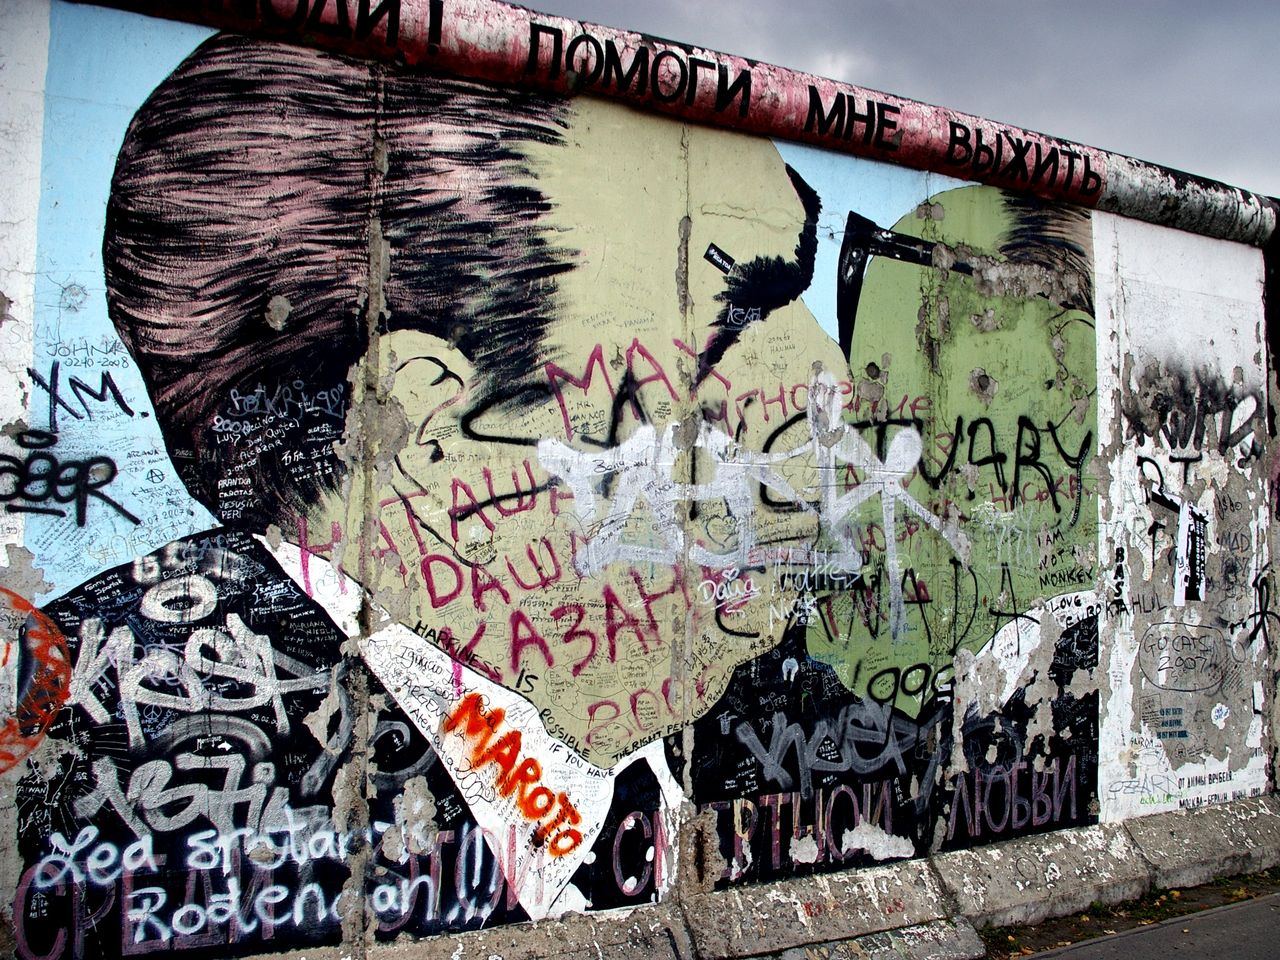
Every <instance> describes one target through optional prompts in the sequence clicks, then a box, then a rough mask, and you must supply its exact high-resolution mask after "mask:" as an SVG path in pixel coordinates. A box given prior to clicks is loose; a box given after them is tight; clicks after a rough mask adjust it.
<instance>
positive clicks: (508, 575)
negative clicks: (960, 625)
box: [310, 99, 842, 766]
mask: <svg viewBox="0 0 1280 960" xmlns="http://www.w3.org/2000/svg"><path fill="white" fill-rule="evenodd" d="M564 140H565V142H564V143H563V144H548V145H544V146H534V147H533V148H532V149H531V150H530V151H529V155H528V183H529V184H530V185H534V186H536V188H537V189H538V190H539V191H540V192H541V193H542V194H544V195H545V196H546V197H547V198H548V201H549V204H550V208H549V210H548V211H547V212H546V214H545V224H546V226H547V228H548V229H549V231H550V233H551V234H552V235H553V236H554V237H555V240H556V243H557V244H558V245H560V246H562V247H565V248H569V249H571V250H572V251H574V253H573V257H572V259H573V269H572V270H570V271H568V272H566V273H563V274H561V275H560V276H559V277H558V278H557V282H556V285H555V288H554V289H547V290H546V291H545V292H541V293H540V291H538V290H531V291H530V295H531V296H539V295H543V296H546V297H547V298H548V300H549V307H550V310H549V312H550V314H551V315H552V317H553V320H552V322H551V324H550V325H549V328H548V329H547V331H546V334H545V337H544V340H543V353H544V356H545V358H546V360H545V363H544V364H543V368H542V369H541V370H536V371H532V372H531V373H532V374H533V375H532V376H530V377H529V379H530V380H535V381H541V384H542V385H543V387H544V390H543V394H542V397H541V398H540V399H539V400H537V401H524V402H521V403H518V404H515V405H505V406H504V405H500V404H494V403H492V402H489V399H488V398H487V397H486V396H485V394H484V392H483V390H482V381H481V380H480V378H479V377H477V371H476V370H475V368H474V366H473V365H472V364H471V362H470V361H468V360H467V359H466V358H465V357H463V356H462V354H461V353H460V352H459V351H458V350H456V349H454V348H453V346H452V344H450V343H449V342H448V341H446V340H444V339H442V338H439V337H436V336H432V335H429V334H426V333H423V332H421V331H405V330H398V331H393V332H391V333H389V334H387V335H384V336H382V337H381V338H379V340H378V346H377V353H376V356H372V355H371V356H370V358H369V360H368V361H367V362H369V363H376V364H378V365H379V368H378V372H377V375H376V376H375V377H372V378H369V377H367V376H366V375H364V374H363V373H356V374H353V380H354V381H356V383H357V386H356V390H357V391H358V390H360V386H359V383H360V382H361V381H362V380H363V381H364V382H372V383H376V387H374V388H373V389H374V391H375V392H376V393H377V395H378V396H379V398H380V401H384V402H385V408H384V409H385V413H384V414H382V417H381V419H382V426H381V427H380V428H379V429H378V430H377V431H375V436H376V438H370V440H367V441H366V442H368V443H369V453H370V454H371V455H372V457H373V459H374V460H375V461H376V462H377V463H378V464H379V465H380V468H379V469H378V470H377V474H376V482H375V483H374V485H373V488H372V490H370V491H369V493H370V494H371V495H372V497H373V499H374V500H375V502H374V503H371V504H368V508H369V511H370V514H371V515H372V516H374V517H376V526H375V528H373V529H371V530H369V531H368V537H369V538H370V539H371V541H372V542H371V544H370V546H371V550H370V554H371V555H369V556H365V557H364V558H361V557H359V556H357V555H355V553H354V550H355V549H356V548H355V545H354V544H351V548H352V549H351V550H349V551H348V552H347V553H346V554H345V555H344V556H343V564H344V567H345V569H346V570H347V571H348V572H352V573H354V572H355V571H356V570H360V571H361V574H360V576H359V579H361V580H362V582H364V583H365V584H366V585H367V586H368V587H369V588H371V589H372V590H373V592H374V596H375V599H376V600H377V602H378V603H379V604H380V605H381V606H383V607H384V608H385V609H386V610H388V611H389V612H390V613H391V614H392V616H393V617H394V618H395V619H397V620H399V621H400V622H401V623H404V624H405V625H407V626H409V627H411V628H413V629H414V630H416V631H417V632H418V633H419V634H420V635H423V636H425V637H427V638H428V639H429V640H431V641H433V642H435V643H437V644H439V645H440V646H441V647H442V648H444V649H446V650H448V651H449V652H450V653H452V654H453V655H454V656H455V657H456V658H457V659H459V660H461V661H462V662H463V663H465V664H466V665H467V666H469V667H471V668H472V669H475V670H478V671H480V672H481V673H483V674H485V675H487V676H489V677H490V678H491V679H493V680H495V681H497V682H499V683H501V684H502V685H504V686H507V687H509V688H511V689H514V690H516V691H518V692H519V693H521V694H522V695H524V696H526V697H528V698H529V699H530V700H531V701H532V702H533V703H534V704H535V705H537V706H538V707H539V708H541V709H542V710H543V716H544V721H545V722H546V723H547V726H548V728H549V729H550V730H551V731H552V732H553V733H554V734H555V735H557V736H560V737H562V738H563V739H565V740H566V741H567V742H569V743H570V744H571V745H572V746H575V747H576V748H578V749H579V750H580V751H581V752H582V753H583V754H584V755H585V756H587V757H588V758H589V759H590V760H592V761H593V762H596V763H599V764H601V765H605V766H608V765H611V764H612V763H613V762H614V761H615V760H617V759H618V758H620V757H622V756H625V755H626V754H628V753H630V752H631V751H632V750H634V749H635V748H636V747H638V746H640V745H642V744H643V743H646V742H649V741H651V740H653V739H655V738H657V737H659V736H661V735H663V734H665V733H668V732H671V731H672V730H674V729H677V728H679V727H681V726H683V725H684V723H686V722H689V721H691V720H692V719H695V718H696V717H698V716H700V715H702V714H703V713H705V712H706V711H707V710H709V709H710V708H711V706H712V705H713V704H714V703H715V701H716V699H717V698H718V696H719V694H720V693H721V692H722V690H723V689H724V687H725V685H726V683H727V682H728V679H729V676H730V674H731V673H732V671H733V669H734V668H735V667H736V666H738V665H739V664H741V663H743V662H746V661H747V660H749V659H751V658H752V657H753V656H755V655H757V654H759V653H760V652H763V651H764V650H767V649H769V648H770V647H771V646H773V645H774V644H775V643H776V642H777V640H778V639H779V637H780V636H781V633H782V630H783V629H784V628H785V627H786V625H787V622H788V619H789V614H788V613H782V612H780V610H781V607H783V606H785V604H784V603H783V598H782V594H781V593H780V592H779V591H776V590H775V589H774V587H775V585H776V582H777V579H776V577H777V570H776V564H773V563H763V562H760V561H759V560H758V559H756V560H755V562H753V558H752V552H753V548H754V547H756V545H759V544H765V545H770V544H771V545H774V546H775V547H791V548H797V549H799V550H801V551H803V550H804V549H806V548H807V546H808V545H809V544H811V543H813V542H814V541H815V538H816V537H817V534H818V524H817V520H816V518H815V516H814V515H813V513H812V512H811V511H810V512H806V511H804V510H801V509H800V508H799V507H798V506H796V505H795V504H791V505H786V506H784V508H783V509H779V510H776V511H769V512H764V511H762V510H761V508H760V501H759V493H758V492H755V491H754V489H753V488H754V487H755V486H756V483H757V479H758V478H757V479H753V478H752V477H750V476H748V475H747V474H746V473H745V472H744V471H743V469H742V466H741V463H740V461H745V462H755V461H756V460H758V459H759V456H760V451H762V450H765V449H767V448H768V446H769V443H770V440H769V438H770V436H771V434H774V433H775V432H777V431H778V430H779V429H780V428H782V427H783V426H784V425H785V424H786V423H787V422H788V421H789V420H793V419H794V418H796V417H797V416H798V417H799V418H800V420H801V421H803V420H804V416H805V414H804V407H805V405H806V396H807V392H808V386H809V383H810V381H811V379H812V378H813V376H814V369H815V365H821V367H822V368H825V369H827V370H831V371H838V370H839V369H840V367H841V364H842V360H841V358H840V356H839V351H838V348H837V347H836V345H835V344H834V343H833V342H832V341H831V340H830V338H828V337H827V336H826V335H825V334H823V333H822V332H821V330H820V329H819V328H818V326H817V324H816V323H815V321H814V320H813V318H812V317H811V316H810V315H809V313H808V311H807V309H806V308H805V307H804V305H803V304H802V303H801V302H800V300H799V298H798V292H799V290H800V289H803V286H804V285H807V282H808V276H807V275H806V274H805V272H804V271H805V265H804V263H803V261H804V260H805V259H806V256H805V255H804V254H803V253H802V252H800V251H798V247H799V246H800V245H801V239H802V236H803V235H804V233H805V230H806V218H807V216H808V214H807V212H806V209H805V204H804V202H803V200H802V197H801V195H800V193H799V192H798V189H797V185H796V184H795V183H794V182H793V180H792V178H791V177H790V176H789V174H788V171H787V169H786V167H785V165H784V164H783V162H782V160H781V159H780V157H779V156H778V153H777V151H776V150H775V149H774V147H773V146H772V145H771V144H770V143H769V142H767V141H763V140H747V139H744V138H741V137H736V136H732V135H729V134H725V133H721V132H718V131H712V130H707V129H702V128H696V127H685V126H681V125H679V124H675V123H671V122H668V121H664V120H650V119H643V118H640V117H638V116H637V115H635V114H634V113H631V112H629V111H626V110H623V109H621V108H617V107H613V106H611V105H607V104H603V103H600V102H596V101H591V100H586V99H583V100H579V101H576V103H575V105H574V109H573V112H572V116H571V119H570V123H569V126H568V129H567V131H566V133H565V136H564ZM461 189H462V191H463V192H464V193H465V190H466V185H465V184H464V185H463V186H462V187H461ZM810 219H812V218H810ZM808 228H809V230H810V231H812V222H810V223H809V224H808ZM713 246H714V250H715V252H714V253H713V254H712V256H711V257H710V258H709V257H708V256H706V254H707V253H708V251H709V249H711V248H712V247H713ZM811 256H812V255H811V253H810V254H808V257H809V258H811ZM730 260H731V261H732V266H730V265H729V261H730ZM713 261H714V262H713ZM747 267H750V268H751V270H753V271H754V273H755V275H756V276H757V277H764V279H763V280H762V281H759V282H757V283H756V284H755V287H754V288H751V289H752V290H754V291H755V292H754V293H753V294H752V296H754V297H756V302H741V303H739V302H733V298H734V297H737V298H738V299H739V300H747V299H748V297H747V295H745V294H743V293H742V292H741V291H742V290H744V289H747V287H745V286H744V285H743V284H742V283H739V284H738V285H737V286H735V285H734V277H735V276H737V277H742V276H744V275H749V274H750V271H747V270H744V268H747ZM807 269H808V270H809V272H810V273H811V271H812V263H811V259H810V262H809V263H808V266H807ZM389 270H390V276H391V277H392V278H394V277H395V274H396V270H397V263H396V262H395V259H394V257H393V259H392V261H391V263H390V266H389ZM797 278H799V279H797ZM787 284H790V285H791V286H790V288H789V289H788V287H787ZM760 290H763V291H764V294H761V293H759V291H760ZM735 291H738V292H737V293H735ZM771 293H772V294H773V299H772V302H768V300H769V295H770V294H771ZM761 299H763V300H764V301H766V302H763V303H762V302H760V300H761ZM837 379H838V378H837ZM802 429H803V428H802ZM351 432H352V431H351V429H349V430H348V433H351ZM350 442H351V441H350V439H349V440H348V443H350ZM802 459H803V458H802ZM810 466H812V464H810ZM571 474H572V477H571V476H570V475H571ZM786 477H790V478H791V479H790V481H785V478H786ZM776 478H777V480H779V481H785V482H787V483H792V482H793V483H794V485H795V486H794V489H795V491H796V492H797V495H798V496H799V495H801V494H800V491H801V490H802V488H803V487H804V486H805V485H806V484H807V483H810V482H811V481H812V479H813V477H812V476H808V475H806V473H805V469H804V464H803V463H802V462H799V461H797V462H795V463H792V464H791V465H789V466H788V465H785V464H779V465H778V468H777V471H776ZM353 492H355V493H356V495H355V496H351V497H349V498H347V499H346V501H345V509H346V510H349V511H350V512H347V513H344V514H343V515H342V516H336V515H334V514H335V513H336V510H335V508H334V506H332V505H330V506H329V507H328V508H326V509H327V511H328V513H329V516H324V515H320V514H317V515H313V517H312V518H311V524H310V526H311V528H313V529H316V528H317V525H318V529H321V530H323V531H326V534H327V531H328V529H329V523H328V522H327V521H329V520H338V521H339V522H340V525H341V526H342V527H343V529H347V530H354V529H358V513H359V512H360V511H361V510H362V509H365V504H363V503H362V501H361V498H360V496H359V490H358V488H357V489H355V490H354V491H353ZM804 495H807V496H808V497H812V496H813V490H812V489H810V490H808V491H807V493H806V494H804ZM784 499H785V497H784ZM325 539H326V540H327V539H328V536H327V535H326V537H325ZM756 552H757V553H758V549H757V550H756ZM748 568H750V569H748ZM771 603H772V604H773V605H775V606H778V607H779V608H780V610H779V611H778V612H777V615H776V616H772V617H771V616H770V615H769V607H770V604H771Z"/></svg>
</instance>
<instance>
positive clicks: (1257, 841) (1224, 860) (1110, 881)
mask: <svg viewBox="0 0 1280 960" xmlns="http://www.w3.org/2000/svg"><path fill="white" fill-rule="evenodd" d="M1278 863H1280V800H1278V799H1277V798H1276V797H1262V798H1257V799H1251V800H1237V801H1235V802H1232V803H1227V804H1222V805H1219V806H1213V807H1207V808H1203V809H1200V810H1196V811H1191V812H1187V811H1180V812H1177V813H1164V814H1157V815H1155V816H1151V817H1144V818H1141V819H1137V820H1129V821H1126V822H1124V823H1118V824H1102V825H1099V826H1093V827H1084V828H1080V829H1075V830H1063V831H1058V832H1055V833H1049V834H1042V835H1040V836H1036V837H1026V838H1022V839H1018V840H1010V841H1008V842H1005V843H998V844H992V845H990V846H986V847H982V848H980V849H977V850H965V851H958V852H955V853H946V854H940V855H938V856H935V857H932V858H930V859H928V860H915V861H907V862H903V863H898V864H893V865H890V866H886V867H879V868H876V869H871V870H859V871H856V872H851V873H846V874H829V875H826V876H820V877H808V878H805V879H802V880H791V881H787V882H785V883H778V884H770V885H764V886H755V887H743V888H739V889H734V890H727V891H723V892H719V893H695V894H689V895H684V896H680V895H679V892H678V891H677V892H675V895H673V896H672V897H671V898H670V903H667V904H663V905H661V906H655V907H647V908H640V909H636V910H632V911H630V912H626V913H622V912H617V913H601V914H593V915H590V916H573V917H566V918H565V919H563V920H557V921H544V922H541V923H531V924H522V925H518V926H510V927H502V928H498V929H495V930H491V931H483V932H479V933H469V934H458V935H452V936H442V937H435V938H431V939H428V940H425V941H415V942H412V943H405V944H403V945H401V944H396V945H387V946H378V947H374V948H372V949H371V950H370V951H369V954H368V955H369V956H370V957H371V958H374V960H384V958H385V960H391V958H394V957H399V956H405V957H408V956H410V955H412V956H413V957H414V958H415V960H445V958H448V960H497V958H501V960H517V958H550V957H557V958H572V960H579V958H581V960H587V958H601V957H603V958H608V960H614V958H618V960H630V958H635V960H640V958H645V960H649V958H662V960H667V958H669V960H722V958H723V960H727V958H761V960H764V958H768V960H854V958H858V960H865V958H874V960H889V958H911V960H962V958H977V957H983V956H985V950H984V948H983V945H982V943H981V941H980V940H979V939H978V937H977V934H976V933H975V931H974V928H975V927H980V926H986V925H989V924H1014V923H1036V922H1039V921H1041V920H1045V919H1048V918H1050V917H1056V916H1063V915H1065V914H1068V913H1072V912H1075V911H1078V910H1081V909H1083V908H1085V907H1087V906H1088V905H1089V904H1090V903H1091V902H1093V901H1095V900H1096V901H1100V902H1102V903H1118V902H1119V901H1121V900H1127V899H1130V898H1133V897H1137V896H1140V895H1142V894H1143V893H1145V892H1146V891H1148V890H1151V889H1154V888H1165V887H1177V886H1193V885H1196V884H1200V883H1205V882H1207V881H1208V880H1211V879H1213V878H1215V877H1221V876H1230V875H1232V874H1237V873H1244V872H1251V871H1255V870H1263V869H1267V868H1268V867H1272V866H1275V865H1276V864H1278Z"/></svg>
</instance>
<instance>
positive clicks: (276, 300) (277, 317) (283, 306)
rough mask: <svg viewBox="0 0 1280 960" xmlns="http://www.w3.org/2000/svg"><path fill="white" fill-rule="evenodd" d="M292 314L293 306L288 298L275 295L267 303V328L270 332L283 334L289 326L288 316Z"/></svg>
mask: <svg viewBox="0 0 1280 960" xmlns="http://www.w3.org/2000/svg"><path fill="white" fill-rule="evenodd" d="M292 312H293V304H291V303H290V302H289V298H288V297H282V296H280V295H279V294H276V295H275V296H274V297H272V298H271V299H270V300H268V301H267V311H266V320H267V326H268V327H270V328H271V329H272V330H278V331H280V332H283V331H284V330H285V328H286V327H288V326H289V314H290V313H292Z"/></svg>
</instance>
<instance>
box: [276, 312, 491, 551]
mask: <svg viewBox="0 0 1280 960" xmlns="http://www.w3.org/2000/svg"><path fill="white" fill-rule="evenodd" d="M471 377H472V367H471V364H470V362H469V361H468V360H467V358H466V357H464V356H463V355H462V354H461V353H460V352H459V351H458V350H457V349H456V348H455V347H454V346H453V345H452V344H450V343H449V342H448V341H445V340H441V339H440V338H439V337H435V336H432V335H431V334H428V333H423V332H421V331H417V330H395V331H392V332H391V333H387V334H383V335H381V336H380V337H378V340H377V342H376V344H375V345H374V347H373V349H371V350H370V351H369V352H368V354H367V355H366V356H365V358H364V359H363V361H362V362H361V363H358V364H356V365H354V366H353V367H352V368H351V372H350V374H349V387H350V391H349V393H350V396H351V398H352V400H351V403H350V404H349V406H348V408H347V420H346V425H345V427H344V428H343V439H342V441H341V442H339V443H337V444H335V452H336V454H337V456H338V457H339V458H341V459H342V460H344V461H345V463H346V467H347V470H346V481H345V482H344V483H343V485H342V488H341V489H339V490H334V491H332V492H330V493H326V494H325V495H324V496H323V497H321V499H320V500H319V501H318V502H316V503H314V504H313V505H311V506H310V507H309V508H308V509H307V512H306V517H305V518H304V519H303V521H302V522H303V523H305V525H306V527H307V528H310V529H311V530H313V531H316V536H322V537H323V540H324V541H325V542H327V541H328V540H330V539H331V537H333V536H340V537H341V539H342V540H343V541H344V542H346V543H347V545H348V547H350V546H351V545H352V544H353V543H354V542H355V538H354V537H351V536H348V535H347V533H346V531H352V530H359V529H360V528H361V527H362V525H363V524H364V523H365V522H366V519H367V518H364V517H362V513H363V512H364V511H365V510H367V509H372V508H371V507H370V506H369V505H368V504H366V503H365V502H364V501H365V497H364V496H363V495H362V494H361V489H362V486H363V480H364V479H367V477H366V474H367V473H368V471H375V473H376V475H377V476H376V480H375V486H376V490H377V493H376V496H377V498H378V499H382V498H384V497H385V496H387V495H391V494H395V493H403V492H404V491H405V490H406V489H408V488H411V487H413V486H414V485H415V484H427V483H430V482H431V481H430V479H429V478H430V476H431V474H432V469H431V468H432V465H433V464H435V463H437V462H440V461H442V460H444V452H445V449H447V448H448V447H450V446H451V444H452V443H454V442H456V440H457V438H458V434H459V433H460V430H459V427H458V419H459V417H460V415H461V413H462V411H463V410H464V409H465V402H466V399H467V390H468V385H469V383H470V382H471ZM374 391H376V394H377V396H376V397H371V396H370V394H371V393H373V392H374ZM371 401H372V402H371ZM371 416H372V417H375V418H376V419H377V423H376V424H375V423H371V422H370V421H369V418H370V417H371ZM446 489H447V485H446ZM424 507H425V505H424ZM335 530H336V531H340V532H341V533H340V534H334V533H333V531H335ZM281 533H282V535H283V536H284V538H285V539H287V540H290V541H294V540H295V539H296V536H297V534H298V531H297V530H294V529H285V530H282V531H281ZM317 542H319V541H317ZM346 560H347V562H348V563H349V565H350V568H351V569H353V570H354V569H355V565H356V563H357V561H356V559H355V558H353V557H347V558H346Z"/></svg>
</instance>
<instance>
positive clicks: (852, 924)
mask: <svg viewBox="0 0 1280 960" xmlns="http://www.w3.org/2000/svg"><path fill="white" fill-rule="evenodd" d="M682 906H683V907H684V913H685V916H686V918H687V920H688V924H689V931H690V936H691V937H692V939H693V941H694V944H695V946H696V947H697V950H698V955H699V956H700V957H702V958H704V960H713V958H717V957H744V956H753V955H756V954H760V953H771V952H776V951H780V950H787V949H790V948H793V947H802V946H806V945H808V944H813V943H829V942H832V941H842V940H847V939H849V938H850V937H851V936H852V937H858V936H862V935H864V934H868V933H878V932H881V931H884V930H889V929H894V928H897V927H909V926H917V925H920V924H925V923H929V922H932V921H935V920H942V919H944V918H945V917H946V916H947V907H946V903H945V900H944V896H943V891H942V887H941V885H940V884H939V883H938V880H937V877H935V876H934V874H933V873H932V871H931V870H930V869H929V864H928V861H921V860H916V861H910V862H905V863H899V864H894V865H893V866H887V867H876V868H873V869H870V870H858V871H855V872H851V873H843V874H829V875H825V876H820V877H806V878H804V879H801V880H789V881H786V882H785V883H777V884H771V885H768V886H759V887H742V888H740V889H735V890H726V891H723V892H720V893H713V894H702V895H699V896H693V897H686V898H685V899H684V900H683V902H682Z"/></svg>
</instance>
